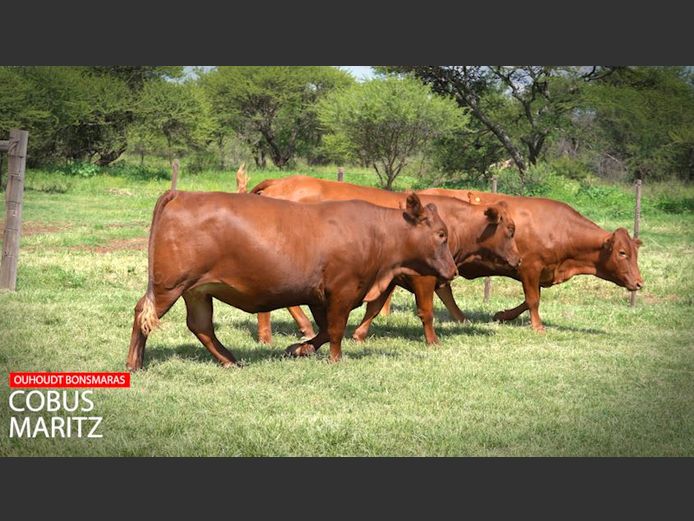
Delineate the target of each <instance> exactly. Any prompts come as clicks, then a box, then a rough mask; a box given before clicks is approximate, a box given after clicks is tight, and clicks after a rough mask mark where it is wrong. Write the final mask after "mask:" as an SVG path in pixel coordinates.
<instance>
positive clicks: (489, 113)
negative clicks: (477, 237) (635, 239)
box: [384, 66, 583, 183]
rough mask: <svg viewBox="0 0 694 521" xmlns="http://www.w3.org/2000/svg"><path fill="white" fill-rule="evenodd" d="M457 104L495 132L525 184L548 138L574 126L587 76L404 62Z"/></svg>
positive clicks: (405, 69) (562, 70) (404, 69)
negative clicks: (531, 167) (574, 115)
mask: <svg viewBox="0 0 694 521" xmlns="http://www.w3.org/2000/svg"><path fill="white" fill-rule="evenodd" d="M384 70H386V71H389V72H394V73H408V74H414V75H415V76H416V77H417V78H419V79H420V80H422V81H423V82H424V83H426V84H428V85H430V86H431V87H432V89H433V90H434V91H435V92H438V93H440V94H443V95H447V96H451V97H453V98H454V99H455V100H456V101H457V103H458V105H460V106H461V107H466V108H468V109H470V113H471V115H472V116H473V117H474V118H475V119H476V120H477V122H478V123H479V124H480V127H481V128H482V129H484V130H486V133H484V134H482V135H484V136H489V135H490V134H491V135H493V136H494V137H495V138H496V139H497V140H498V142H499V143H500V144H501V146H502V147H503V148H504V149H505V151H506V153H507V154H508V156H509V157H510V158H511V159H512V160H513V162H514V163H515V165H516V167H517V168H518V171H519V174H520V177H521V183H522V182H523V180H524V177H525V173H526V171H527V169H528V165H529V164H530V165H534V164H535V163H537V161H538V160H539V159H540V158H541V156H542V152H543V151H544V147H545V145H546V144H547V141H548V139H550V138H551V137H552V135H553V134H556V133H557V132H558V131H559V130H560V129H561V128H562V127H563V126H566V125H568V124H570V119H569V116H570V115H571V113H572V111H573V109H574V108H575V104H576V103H577V102H578V96H577V94H578V91H579V89H580V87H581V85H582V82H581V80H582V79H583V75H582V74H581V72H580V71H579V70H578V69H577V68H575V67H573V68H572V67H548V66H524V67H502V66H399V67H386V68H384Z"/></svg>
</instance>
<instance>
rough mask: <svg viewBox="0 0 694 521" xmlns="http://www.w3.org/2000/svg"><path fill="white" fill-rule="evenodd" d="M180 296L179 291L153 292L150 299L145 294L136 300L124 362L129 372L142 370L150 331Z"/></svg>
mask: <svg viewBox="0 0 694 521" xmlns="http://www.w3.org/2000/svg"><path fill="white" fill-rule="evenodd" d="M180 296H181V292H180V290H178V289H175V290H171V291H169V292H164V293H157V292H155V293H154V294H153V295H152V296H151V297H150V296H148V295H147V294H145V295H144V296H143V297H142V298H141V299H140V300H138V302H137V305H136V306H135V317H134V319H133V328H132V333H131V335H130V348H129V349H128V358H127V360H126V362H125V367H126V368H127V369H128V370H129V371H137V370H138V369H142V363H143V362H144V356H145V344H146V343H147V337H148V336H149V334H150V333H151V332H152V329H153V328H155V327H156V325H157V323H158V321H159V319H160V318H161V317H163V316H164V315H165V314H166V312H167V311H168V310H169V309H171V306H173V305H174V303H175V302H176V301H177V300H178V298H179V297H180Z"/></svg>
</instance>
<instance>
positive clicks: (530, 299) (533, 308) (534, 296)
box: [523, 277, 545, 333]
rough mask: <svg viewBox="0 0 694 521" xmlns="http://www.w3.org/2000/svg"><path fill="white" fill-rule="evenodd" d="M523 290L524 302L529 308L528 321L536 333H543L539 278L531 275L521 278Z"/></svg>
mask: <svg viewBox="0 0 694 521" xmlns="http://www.w3.org/2000/svg"><path fill="white" fill-rule="evenodd" d="M523 291H524V292H525V303H526V304H527V306H528V309H529V310H530V322H531V323H532V325H533V329H534V330H535V331H537V332H538V333H544V332H545V326H543V325H542V320H540V278H539V277H531V278H529V279H527V280H523Z"/></svg>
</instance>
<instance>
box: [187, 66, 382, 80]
mask: <svg viewBox="0 0 694 521" xmlns="http://www.w3.org/2000/svg"><path fill="white" fill-rule="evenodd" d="M339 67H340V69H344V70H346V71H349V72H351V73H352V75H353V76H354V77H355V78H356V79H358V80H369V79H371V78H373V76H374V72H373V69H372V68H371V66H370V65H339ZM202 68H203V69H205V70H209V69H211V68H212V65H204V66H202ZM192 70H193V68H192V67H191V66H188V67H185V71H186V73H188V74H190V73H191V72H192Z"/></svg>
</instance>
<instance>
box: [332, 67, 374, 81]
mask: <svg viewBox="0 0 694 521" xmlns="http://www.w3.org/2000/svg"><path fill="white" fill-rule="evenodd" d="M340 68H341V69H345V70H348V71H349V72H351V73H352V75H353V76H354V77H355V78H357V79H358V80H368V79H371V78H373V76H374V72H373V69H372V68H371V66H369V65H340Z"/></svg>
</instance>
